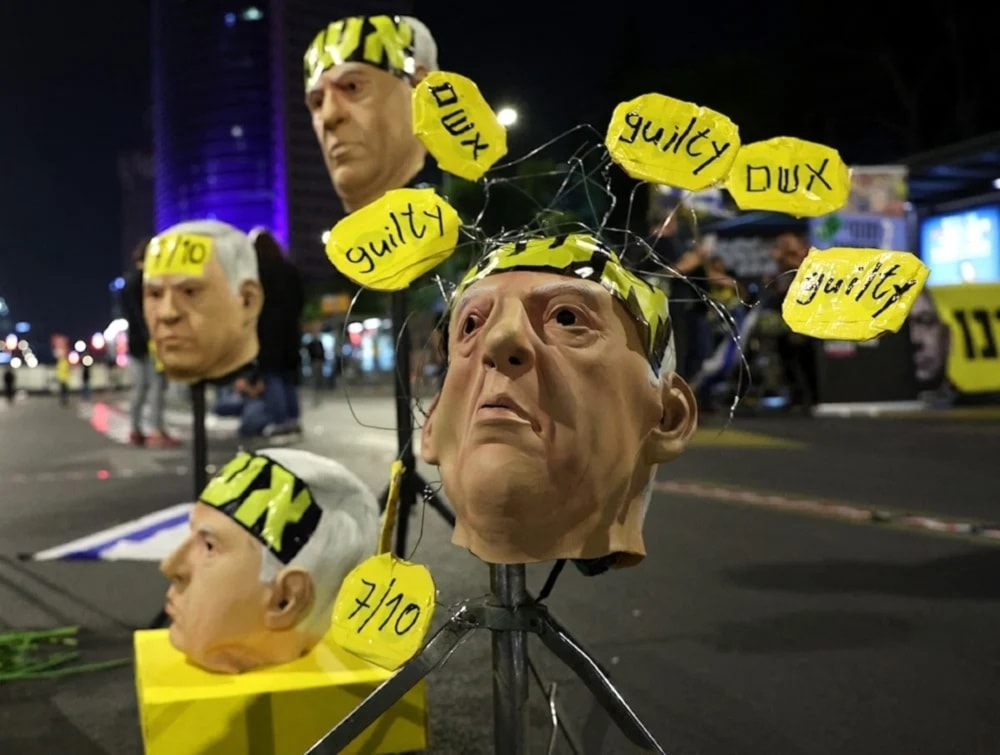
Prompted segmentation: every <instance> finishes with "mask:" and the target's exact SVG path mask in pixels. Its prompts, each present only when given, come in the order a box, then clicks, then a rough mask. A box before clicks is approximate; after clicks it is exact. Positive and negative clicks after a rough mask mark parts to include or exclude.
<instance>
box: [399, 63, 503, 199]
mask: <svg viewBox="0 0 1000 755" xmlns="http://www.w3.org/2000/svg"><path fill="white" fill-rule="evenodd" d="M413 132H414V133H415V134H416V135H417V137H418V138H419V139H420V141H421V142H423V145H424V146H425V147H427V151H428V152H430V153H431V154H432V155H433V156H434V159H435V160H437V163H438V165H439V166H440V168H441V170H444V171H447V172H448V173H452V174H454V175H456V176H460V177H462V178H464V179H466V180H467V181H475V180H477V179H479V178H481V177H482V175H483V174H484V173H485V172H486V171H487V170H489V169H490V168H491V167H493V165H494V164H495V163H496V161H497V160H499V159H500V158H501V157H503V156H504V155H505V154H507V130H506V129H505V128H504V127H503V126H502V125H500V122H499V121H498V120H497V117H496V114H495V113H494V112H493V110H492V109H491V108H490V106H489V104H488V103H487V102H486V100H485V99H484V98H483V95H482V93H481V92H480V91H479V87H477V86H476V84H475V82H474V81H472V80H471V79H467V78H466V77H465V76H459V75H458V74H457V73H447V72H445V71H434V72H432V73H429V74H427V76H425V77H424V79H423V81H421V82H420V83H419V84H417V86H416V87H414V89H413Z"/></svg>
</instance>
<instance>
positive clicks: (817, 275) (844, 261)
mask: <svg viewBox="0 0 1000 755" xmlns="http://www.w3.org/2000/svg"><path fill="white" fill-rule="evenodd" d="M929 272H930V271H929V270H928V269H927V266H926V265H924V263H923V262H921V261H920V260H919V259H918V258H917V257H915V256H914V255H912V254H910V253H909V252H886V251H883V250H880V249H848V248H843V247H834V248H832V249H826V250H823V251H820V250H818V249H811V250H810V252H809V256H807V257H806V259H805V261H804V262H803V263H802V266H801V267H800V268H799V270H798V272H797V273H796V275H795V279H794V280H793V281H792V284H791V286H790V287H789V289H788V293H787V295H786V296H785V301H784V304H783V305H782V309H781V313H782V316H783V317H784V319H785V322H786V323H788V326H789V327H790V328H791V329H792V330H794V331H795V332H796V333H801V334H803V335H807V336H813V337H815V338H828V339H837V340H842V341H867V340H868V339H870V338H874V337H876V336H878V335H880V334H882V333H887V332H892V333H894V332H896V331H897V330H899V328H900V327H901V326H902V324H903V321H904V320H905V319H906V315H907V313H908V312H909V311H910V307H912V306H913V302H914V301H915V300H916V298H917V295H918V294H919V293H920V291H921V289H922V288H923V287H924V283H925V282H926V281H927V274H928V273H929Z"/></svg>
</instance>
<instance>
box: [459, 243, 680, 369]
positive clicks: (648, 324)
mask: <svg viewBox="0 0 1000 755" xmlns="http://www.w3.org/2000/svg"><path fill="white" fill-rule="evenodd" d="M510 270H541V271H548V272H555V273H558V274H561V275H569V276H573V277H575V278H578V279H582V280H593V281H594V282H596V283H600V284H601V285H602V286H604V287H605V288H606V289H607V290H608V291H609V292H610V293H611V295H612V296H613V297H615V298H616V299H618V301H620V302H621V303H622V304H623V305H624V306H625V309H626V310H627V311H628V312H629V314H631V315H632V317H633V318H635V320H636V324H637V325H638V327H639V334H640V336H641V337H642V339H643V342H644V345H645V347H646V355H647V356H648V357H649V360H650V364H652V366H653V369H654V370H656V371H657V373H659V370H660V366H661V364H662V362H663V358H664V355H665V353H666V351H667V348H668V346H670V347H672V342H671V339H670V317H669V314H668V311H667V296H666V294H665V293H663V291H662V290H661V289H659V288H654V287H653V286H651V285H649V284H648V283H646V281H644V280H642V279H641V278H639V277H638V276H636V275H634V274H633V273H632V272H630V271H629V270H627V269H626V268H625V266H624V265H622V263H621V260H620V259H619V258H618V255H616V254H615V253H614V252H613V251H611V249H609V248H608V247H607V246H605V245H604V244H602V243H601V242H599V241H598V240H597V239H595V238H594V237H592V236H588V235H586V234H581V233H573V234H569V235H566V236H555V237H547V238H538V239H525V240H522V241H517V242H514V243H511V244H504V245H503V246H500V247H497V248H496V249H494V250H493V251H492V252H490V253H489V254H488V255H486V257H484V258H483V259H482V260H481V261H480V262H479V264H478V265H477V266H476V267H474V268H472V269H471V270H469V271H468V272H467V273H466V274H465V277H464V278H462V281H461V283H459V284H458V287H457V288H456V289H455V292H454V294H453V295H452V302H453V303H454V302H457V301H458V300H459V298H461V296H462V293H463V292H464V291H465V290H466V289H467V288H468V287H469V286H470V285H472V284H473V283H475V282H476V281H478V280H482V279H483V278H485V277H486V276H488V275H493V274H494V273H502V272H505V271H510Z"/></svg>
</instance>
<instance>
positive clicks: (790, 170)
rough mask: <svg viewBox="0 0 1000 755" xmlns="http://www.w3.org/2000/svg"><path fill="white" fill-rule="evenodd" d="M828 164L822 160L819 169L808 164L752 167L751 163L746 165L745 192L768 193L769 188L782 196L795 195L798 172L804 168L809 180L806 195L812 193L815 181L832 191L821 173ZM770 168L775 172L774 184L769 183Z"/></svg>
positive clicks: (797, 184) (798, 182) (797, 163)
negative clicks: (775, 180) (775, 181)
mask: <svg viewBox="0 0 1000 755" xmlns="http://www.w3.org/2000/svg"><path fill="white" fill-rule="evenodd" d="M829 163H830V159H829V158H827V159H825V160H823V162H822V163H820V165H819V167H815V166H813V165H810V164H809V163H808V162H801V163H799V162H793V163H792V164H791V166H788V165H774V166H770V165H754V164H752V163H747V175H746V190H747V191H748V192H762V191H768V190H770V189H771V188H776V189H777V190H778V191H779V192H781V193H782V194H795V193H796V192H798V191H799V189H800V187H801V185H802V184H801V182H800V180H799V176H800V175H801V174H800V171H801V169H802V168H805V170H806V171H808V172H809V173H810V176H809V180H808V181H807V182H806V185H805V191H806V192H807V193H812V192H813V185H814V183H815V182H816V181H819V183H821V184H822V185H823V186H825V187H826V189H827V191H833V187H832V186H831V185H830V184H829V182H828V181H827V180H826V179H825V178H824V177H823V172H824V171H825V170H826V167H827V165H828V164H829ZM772 168H774V169H775V170H776V171H777V183H776V184H772V183H771V169H772Z"/></svg>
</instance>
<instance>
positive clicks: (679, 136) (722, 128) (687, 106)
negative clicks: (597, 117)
mask: <svg viewBox="0 0 1000 755" xmlns="http://www.w3.org/2000/svg"><path fill="white" fill-rule="evenodd" d="M604 144H605V146H606V147H607V148H608V152H609V153H610V154H611V158H612V159H613V160H614V161H615V162H616V163H618V164H619V165H621V166H622V168H623V169H624V170H625V172H626V173H628V174H629V175H630V176H631V177H632V178H635V179H638V180H641V181H651V182H653V183H657V184H667V185H669V186H677V187H680V188H682V189H688V190H689V191H701V190H702V189H707V188H708V187H709V186H713V185H715V184H718V183H721V182H722V180H723V179H724V178H725V177H726V175H727V174H728V173H729V168H730V166H731V165H732V163H733V160H734V159H735V158H736V152H737V150H739V148H740V132H739V128H737V126H736V124H735V123H733V122H732V121H731V120H729V119H728V118H727V117H726V116H724V115H723V114H722V113H717V112H715V111H714V110H709V109H708V108H706V107H701V106H700V105H695V104H694V103H691V102H684V101H683V100H675V99H674V98H673V97H667V96H665V95H662V94H644V95H642V96H640V97H636V98H635V99H634V100H629V101H628V102H623V103H621V104H620V105H618V107H616V108H615V111H614V113H613V114H612V116H611V124H610V125H609V126H608V132H607V134H606V136H605V140H604Z"/></svg>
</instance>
